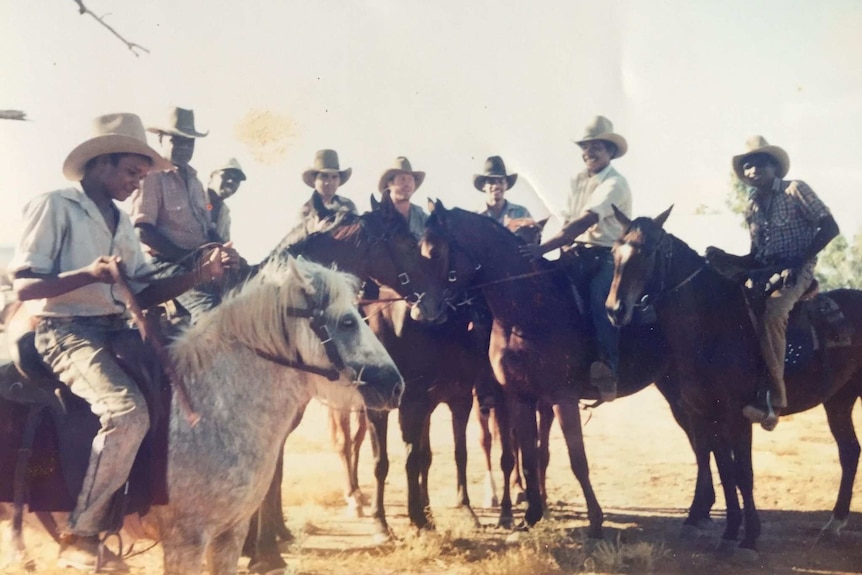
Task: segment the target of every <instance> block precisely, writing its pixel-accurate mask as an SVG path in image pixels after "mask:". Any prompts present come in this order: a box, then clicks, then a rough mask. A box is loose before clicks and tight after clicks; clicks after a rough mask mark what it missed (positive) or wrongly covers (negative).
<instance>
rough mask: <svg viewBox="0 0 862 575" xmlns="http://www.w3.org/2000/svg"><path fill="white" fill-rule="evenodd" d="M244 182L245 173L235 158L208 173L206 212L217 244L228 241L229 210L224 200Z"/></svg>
mask: <svg viewBox="0 0 862 575" xmlns="http://www.w3.org/2000/svg"><path fill="white" fill-rule="evenodd" d="M243 181H245V172H243V171H242V166H240V165H239V162H238V161H237V159H236V158H231V159H229V160H228V161H227V162H225V163H224V165H222V166H220V167H218V168H216V169H215V170H213V171H212V173H210V181H209V185H207V200H208V201H207V210H208V211H209V212H210V217H211V218H212V221H213V224H214V225H215V234H216V237H218V240H219V242H221V243H224V242H229V241H230V208H229V207H228V206H227V204H226V203H225V200H226V199H228V198H230V197H231V196H233V195H234V194H235V193H236V192H237V191H238V190H239V186H240V184H242V183H243Z"/></svg>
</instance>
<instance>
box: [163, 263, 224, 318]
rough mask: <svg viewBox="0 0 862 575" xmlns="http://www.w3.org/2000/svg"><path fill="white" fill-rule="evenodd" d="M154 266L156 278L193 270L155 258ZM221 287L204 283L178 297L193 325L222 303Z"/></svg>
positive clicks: (190, 267)
mask: <svg viewBox="0 0 862 575" xmlns="http://www.w3.org/2000/svg"><path fill="white" fill-rule="evenodd" d="M153 265H154V267H155V268H156V274H155V277H158V278H166V277H173V276H178V275H183V274H185V273H188V272H189V271H190V270H191V269H193V268H192V266H191V265H190V266H189V267H185V266H183V265H180V264H175V263H174V262H172V261H170V260H166V259H163V258H160V257H159V256H153ZM221 293H222V290H221V287H220V286H218V285H217V284H215V283H212V282H210V283H203V284H200V285H198V286H196V287H193V288H191V289H190V290H188V291H186V292H185V293H183V294H181V295H178V296H177V297H176V298H174V299H176V300H177V301H178V302H179V304H180V305H181V306H183V309H185V310H186V311H187V312H189V315H190V316H191V323H192V324H195V323H197V321H198V319H199V318H200V315H201V314H202V313H204V312H207V311H209V310H211V309H213V308H214V307H216V306H217V305H219V304H220V303H221Z"/></svg>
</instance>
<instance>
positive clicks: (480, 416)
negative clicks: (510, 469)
mask: <svg viewBox="0 0 862 575" xmlns="http://www.w3.org/2000/svg"><path fill="white" fill-rule="evenodd" d="M473 407H474V408H475V413H476V423H478V424H479V445H480V447H481V448H482V454H483V455H484V462H485V497H484V499H482V507H496V506H498V505H499V504H500V500H499V499H498V498H497V485H496V483H495V482H494V471H493V468H492V466H491V444H492V442H493V435H492V433H491V417H492V413H493V412H494V410H491V411H490V412H489V413H482V410H480V409H479V400H478V399H477V398H476V397H474V398H473Z"/></svg>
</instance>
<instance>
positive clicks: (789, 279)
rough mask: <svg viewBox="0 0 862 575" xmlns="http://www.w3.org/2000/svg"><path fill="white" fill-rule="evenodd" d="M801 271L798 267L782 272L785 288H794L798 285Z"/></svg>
mask: <svg viewBox="0 0 862 575" xmlns="http://www.w3.org/2000/svg"><path fill="white" fill-rule="evenodd" d="M799 270H800V268H798V267H792V268H786V269H783V270H781V274H780V275H781V279H782V280H784V281H783V284H782V285H783V286H784V287H793V286H795V285H796V282H797V280H798V279H799Z"/></svg>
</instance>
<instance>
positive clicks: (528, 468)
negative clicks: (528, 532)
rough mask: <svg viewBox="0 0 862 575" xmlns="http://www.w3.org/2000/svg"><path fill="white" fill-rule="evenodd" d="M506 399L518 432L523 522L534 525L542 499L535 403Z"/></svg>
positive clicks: (511, 397) (538, 517)
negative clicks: (524, 501) (524, 490)
mask: <svg viewBox="0 0 862 575" xmlns="http://www.w3.org/2000/svg"><path fill="white" fill-rule="evenodd" d="M507 399H511V400H512V401H509V405H510V406H512V411H513V413H512V422H513V424H514V427H515V428H516V429H517V430H518V447H519V449H520V451H521V460H522V466H523V468H524V469H523V471H524V480H525V482H526V484H527V511H526V513H525V515H524V521H525V522H526V525H527V526H533V525H535V524H536V523H537V522H538V521H539V519H541V518H542V497H541V495H540V494H539V481H538V479H539V458H538V446H537V441H538V440H537V439H536V402H535V401H524V400H522V399H520V398H517V397H515V396H513V395H510V396H509V397H508V398H507Z"/></svg>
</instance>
